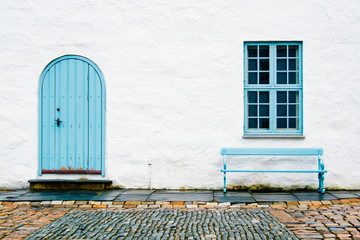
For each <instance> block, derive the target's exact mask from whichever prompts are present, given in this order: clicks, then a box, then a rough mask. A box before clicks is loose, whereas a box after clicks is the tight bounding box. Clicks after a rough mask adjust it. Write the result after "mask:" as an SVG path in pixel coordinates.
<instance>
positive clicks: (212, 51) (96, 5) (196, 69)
mask: <svg viewBox="0 0 360 240" xmlns="http://www.w3.org/2000/svg"><path fill="white" fill-rule="evenodd" d="M0 15H1V21H0V45H1V47H0V70H1V75H0V81H1V87H0V129H1V134H0V140H1V144H0V164H1V174H0V187H1V188H20V187H27V186H28V183H27V180H29V179H33V178H40V177H39V176H37V162H38V156H37V154H38V150H37V149H38V82H39V76H40V74H41V71H42V70H43V68H44V67H45V66H46V65H47V64H48V63H49V62H50V61H51V60H53V59H55V58H57V57H59V56H62V55H65V54H78V55H82V56H85V57H87V58H89V59H91V60H93V61H94V62H95V63H96V64H97V65H98V66H99V67H100V68H101V70H102V72H103V74H104V77H105V83H106V176H105V179H111V180H113V181H114V185H119V186H120V185H121V186H124V187H127V188H145V187H148V181H149V179H148V165H147V162H148V160H152V161H153V165H152V184H153V187H155V188H212V189H214V188H221V187H222V183H223V182H222V178H223V176H222V174H221V173H220V171H219V170H220V168H221V156H220V154H219V151H220V148H221V147H322V148H323V149H324V153H325V155H324V159H325V164H326V165H325V166H326V168H327V170H328V171H329V172H328V174H326V175H325V184H326V187H333V188H335V187H339V188H347V189H350V188H360V186H359V185H360V174H359V169H360V159H359V156H360V148H359V146H358V145H359V142H360V137H359V136H360V124H359V122H360V111H359V109H360V75H359V74H358V73H357V71H358V70H359V66H360V2H359V1H356V0H352V1H350V0H349V1H337V0H327V1H313V0H306V1H286V0H283V1H280V0H275V1H267V0H260V1H245V0H241V1H227V0H226V1H215V0H210V1H209V0H197V1H193V0H188V1H170V0H163V1H155V0H153V1H132V0H129V1H125V0H124V1H117V0H107V1H86V0H76V1H43V0H41V1H40V0H38V1H14V0H2V1H1V2H0ZM247 40H254V41H255V40H259V41H260V40H261V41H268V40H279V41H287V40H299V41H303V59H304V60H303V76H304V77H303V82H304V102H303V104H304V136H305V138H294V139H286V138H280V139H274V138H271V139H245V138H243V71H244V69H243V43H244V41H247ZM253 161H254V160H253ZM256 161H257V162H259V164H260V166H262V167H263V168H266V167H271V166H272V165H273V164H274V163H276V162H278V161H277V160H272V161H265V160H262V159H257V160H256ZM279 161H280V160H279ZM295 162H296V163H297V164H299V163H302V164H303V165H304V166H305V167H307V168H316V160H315V159H313V161H312V162H311V161H309V160H308V159H307V160H306V161H301V160H297V161H295ZM281 163H283V164H282V166H281V168H289V169H291V168H293V167H294V166H293V165H291V163H290V162H289V161H281ZM250 165H252V166H251V167H256V166H255V165H253V164H250ZM80 177H84V175H72V176H69V175H67V176H61V175H43V176H41V178H75V179H76V178H80ZM85 177H87V178H96V179H99V178H100V179H101V178H102V177H100V176H85ZM228 180H229V181H228V184H229V185H242V184H247V185H248V184H250V185H251V184H260V183H261V184H271V185H272V186H281V187H291V186H305V185H311V186H314V187H316V185H317V176H316V174H306V175H301V174H300V175H299V174H297V175H295V176H290V175H283V174H267V175H264V176H261V175H249V174H247V175H246V174H232V175H231V174H229V179H228Z"/></svg>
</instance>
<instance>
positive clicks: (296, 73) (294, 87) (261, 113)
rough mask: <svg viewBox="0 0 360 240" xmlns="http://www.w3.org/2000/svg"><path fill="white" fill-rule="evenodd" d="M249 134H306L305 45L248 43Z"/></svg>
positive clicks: (246, 93) (246, 110)
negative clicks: (304, 118)
mask: <svg viewBox="0 0 360 240" xmlns="http://www.w3.org/2000/svg"><path fill="white" fill-rule="evenodd" d="M244 59H245V61H244V68H245V71H244V73H245V76H244V93H245V96H244V100H245V101H244V102H245V115H244V116H245V121H244V123H245V124H244V133H245V135H302V132H303V117H302V115H303V114H302V96H303V84H302V43H301V42H245V43H244Z"/></svg>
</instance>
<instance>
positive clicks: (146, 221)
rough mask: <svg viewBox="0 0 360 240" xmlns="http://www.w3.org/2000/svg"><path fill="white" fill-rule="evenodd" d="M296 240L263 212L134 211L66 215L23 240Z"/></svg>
mask: <svg viewBox="0 0 360 240" xmlns="http://www.w3.org/2000/svg"><path fill="white" fill-rule="evenodd" d="M63 236H66V237H67V238H69V239H185V238H186V239H216V238H220V239H297V238H296V236H295V235H294V234H293V233H292V232H290V231H289V230H288V229H287V228H286V227H285V225H284V224H281V223H280V222H279V221H278V220H277V219H276V218H274V217H273V216H272V215H271V214H270V213H268V212H266V211H264V210H241V211H231V210H169V209H157V210H136V211H129V210H127V211H120V212H119V211H116V212H114V211H91V212H89V211H86V212H84V211H83V212H73V213H68V214H67V215H65V216H64V217H62V218H60V219H58V220H57V221H55V222H53V223H52V224H50V225H48V226H46V227H45V228H42V229H40V230H38V231H37V232H35V233H34V234H32V235H31V236H30V237H28V238H26V239H29V240H30V239H39V238H41V237H46V238H48V239H58V238H62V237H63Z"/></svg>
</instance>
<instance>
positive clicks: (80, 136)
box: [38, 55, 105, 176]
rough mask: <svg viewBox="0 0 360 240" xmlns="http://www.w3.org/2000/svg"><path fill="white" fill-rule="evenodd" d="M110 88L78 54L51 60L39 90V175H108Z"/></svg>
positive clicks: (43, 73)
mask: <svg viewBox="0 0 360 240" xmlns="http://www.w3.org/2000/svg"><path fill="white" fill-rule="evenodd" d="M104 168H105V83H104V78H103V75H102V73H101V71H100V69H99V67H98V66H97V65H96V64H95V63H94V62H92V61H91V60H89V59H87V58H85V57H82V56H77V55H65V56H62V57H59V58H57V59H55V60H53V61H51V62H50V63H49V64H48V65H47V66H46V67H45V69H44V70H43V72H42V74H41V77H40V85H39V170H38V173H39V175H42V174H47V173H55V174H102V175H103V176H104V175H105V171H104V170H105V169H104Z"/></svg>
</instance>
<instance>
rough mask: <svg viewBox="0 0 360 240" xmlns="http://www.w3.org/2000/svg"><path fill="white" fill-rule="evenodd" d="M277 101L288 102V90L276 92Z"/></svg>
mask: <svg viewBox="0 0 360 240" xmlns="http://www.w3.org/2000/svg"><path fill="white" fill-rule="evenodd" d="M276 102H277V103H286V102H287V101H286V92H285V91H278V92H277V93H276Z"/></svg>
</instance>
